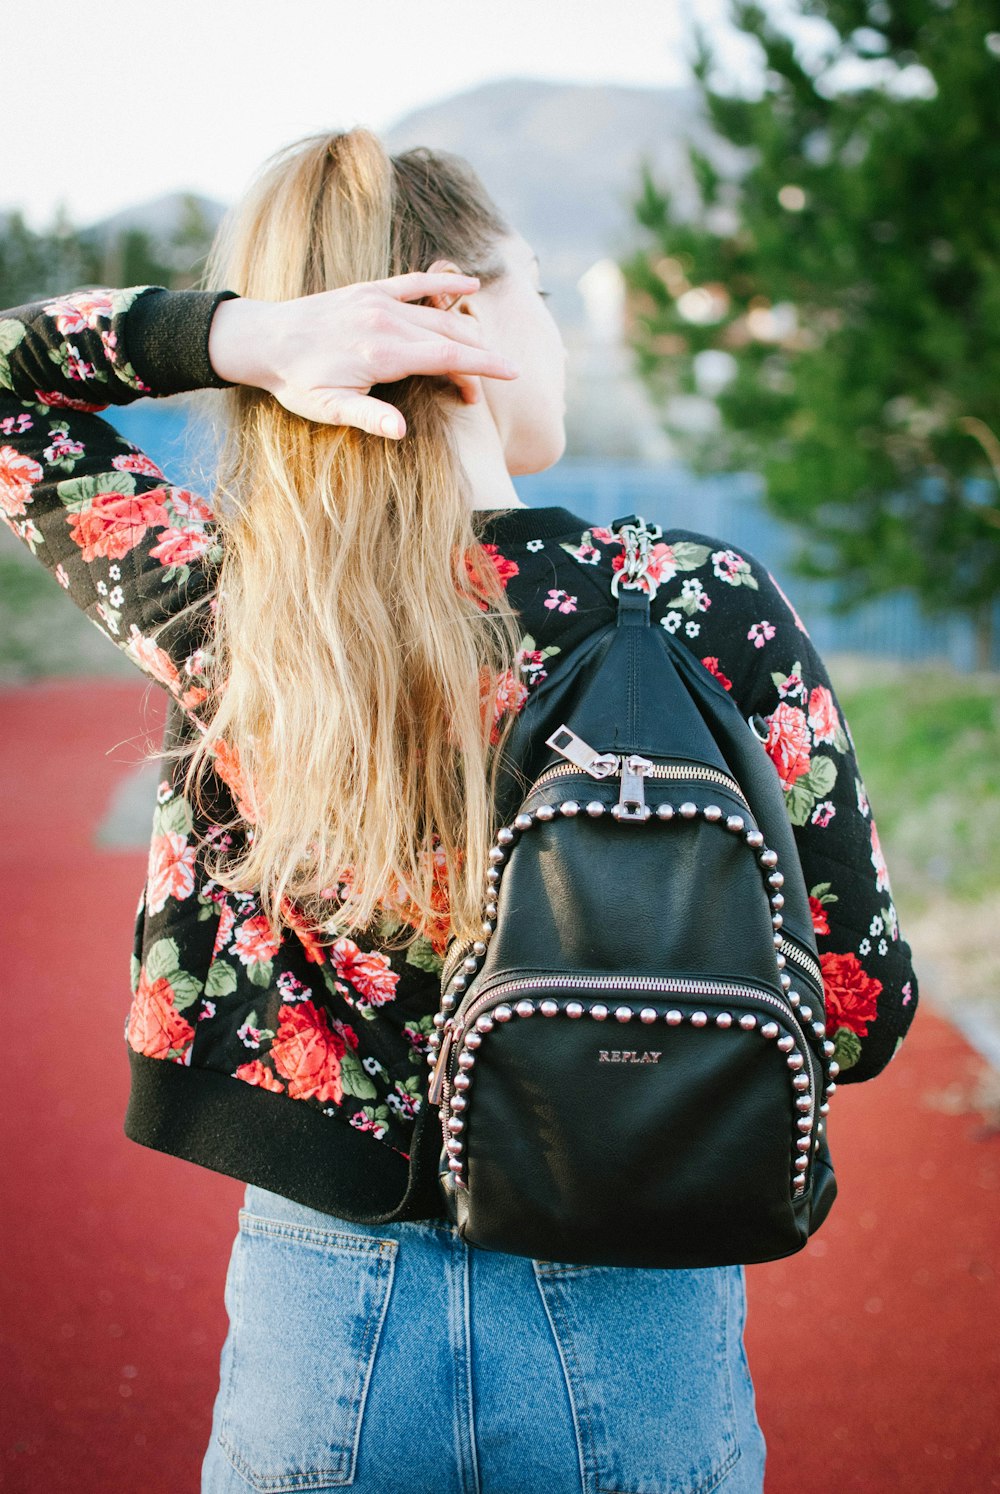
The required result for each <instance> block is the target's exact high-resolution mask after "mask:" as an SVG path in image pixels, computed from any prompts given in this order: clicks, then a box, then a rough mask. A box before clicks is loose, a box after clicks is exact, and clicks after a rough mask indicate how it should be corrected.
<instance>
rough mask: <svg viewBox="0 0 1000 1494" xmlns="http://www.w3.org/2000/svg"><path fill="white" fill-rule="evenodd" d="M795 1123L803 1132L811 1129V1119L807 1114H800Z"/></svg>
mask: <svg viewBox="0 0 1000 1494" xmlns="http://www.w3.org/2000/svg"><path fill="white" fill-rule="evenodd" d="M795 1124H796V1126H797V1127H798V1129H799V1130H800V1131H802V1132H803V1134H804V1133H805V1132H806V1131H811V1130H812V1121H811V1120H810V1119H809V1117H808V1116H807V1115H800V1116H799V1118H798V1120H797V1121H796V1122H795Z"/></svg>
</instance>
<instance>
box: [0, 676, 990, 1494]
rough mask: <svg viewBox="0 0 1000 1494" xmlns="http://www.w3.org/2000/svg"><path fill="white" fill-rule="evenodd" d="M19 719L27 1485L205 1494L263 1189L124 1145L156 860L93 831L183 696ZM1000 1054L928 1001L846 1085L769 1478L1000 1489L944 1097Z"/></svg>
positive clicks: (9, 1415) (52, 696) (7, 1119)
mask: <svg viewBox="0 0 1000 1494" xmlns="http://www.w3.org/2000/svg"><path fill="white" fill-rule="evenodd" d="M0 721H2V726H0V775H2V785H3V793H2V799H0V856H2V863H0V865H2V871H0V876H2V882H0V892H2V910H3V917H2V933H3V945H2V948H3V960H2V964H0V981H2V988H3V997H4V1000H3V1011H4V1016H5V1023H4V1048H5V1056H4V1066H3V1084H2V1087H0V1095H2V1098H0V1105H2V1107H3V1113H2V1135H3V1139H4V1151H3V1155H4V1159H5V1166H4V1170H3V1195H4V1196H3V1210H2V1225H0V1228H2V1233H3V1258H2V1272H0V1351H2V1355H3V1359H2V1365H3V1369H2V1379H3V1384H4V1396H3V1404H2V1410H0V1488H2V1489H3V1491H4V1494H55V1491H62V1490H72V1491H73V1494H122V1491H129V1494H131V1491H133V1490H134V1491H141V1494H197V1489H198V1483H199V1469H200V1464H201V1458H202V1455H203V1451H204V1446H205V1443H206V1440H207V1437H208V1432H209V1426H210V1421H211V1409H212V1403H213V1400H214V1397H215V1392H216V1389H217V1374H218V1355H219V1350H220V1348H221V1345H222V1340H223V1337H224V1335H225V1330H226V1318H225V1310H224V1307H223V1300H222V1291H223V1283H224V1280H225V1272H226V1265H227V1262H228V1256H229V1249H230V1245H231V1242H232V1237H233V1234H234V1232H235V1228H236V1211H237V1209H238V1207H239V1205H240V1202H241V1201H242V1185H241V1184H239V1183H237V1182H235V1181H233V1180H232V1179H228V1178H224V1177H221V1176H219V1175H217V1174H215V1173H211V1172H207V1171H205V1170H203V1169H201V1168H198V1167H194V1166H192V1165H190V1164H189V1163H184V1162H181V1161H178V1160H176V1159H174V1158H171V1157H166V1156H163V1155H161V1154H159V1153H157V1152H153V1151H148V1150H146V1149H144V1148H142V1147H139V1146H136V1145H135V1144H134V1143H132V1142H130V1141H127V1140H126V1139H125V1136H124V1134H123V1131H122V1119H123V1116H124V1112H125V1104H126V1099H127V1089H128V1068H127V1061H126V1056H125V1052H124V1041H123V1028H124V1022H125V1015H126V1012H127V1010H128V1002H129V983H128V968H129V952H130V949H131V938H132V922H133V915H134V912H135V907H136V903H137V901H138V897H139V891H140V887H141V884H142V878H143V871H144V860H145V858H144V855H143V854H142V853H141V852H140V853H136V852H135V851H127V852H125V851H110V850H103V849H99V848H95V846H94V844H93V843H92V835H93V831H94V829H95V827H96V826H97V825H98V824H99V823H100V822H101V820H102V819H103V817H104V815H105V813H106V811H107V808H108V803H109V799H110V796H111V795H112V793H113V791H114V790H115V788H116V786H117V785H119V784H120V783H121V782H122V780H123V779H124V778H126V777H127V776H128V775H129V774H130V772H131V771H132V770H133V769H134V768H135V766H136V765H137V763H138V762H139V760H140V756H141V751H142V744H143V743H144V742H145V741H146V740H151V741H153V742H155V743H158V742H159V740H160V726H161V723H162V704H161V701H160V700H159V698H158V697H157V695H156V693H155V692H154V691H153V690H152V689H147V688H144V687H143V686H142V685H141V684H139V685H138V686H133V685H130V684H124V683H117V682H116V683H108V682H107V681H99V682H91V681H81V682H77V681H65V682H64V681H58V682H47V683H45V684H42V685H37V686H28V687H23V688H17V689H12V690H8V691H6V692H4V693H3V694H2V695H0ZM980 1068H981V1063H980V1060H978V1059H977V1057H976V1056H975V1055H974V1054H973V1053H972V1052H971V1051H970V1049H969V1048H968V1047H967V1046H966V1044H965V1043H964V1041H963V1040H962V1038H961V1037H960V1036H959V1035H958V1034H957V1033H956V1032H955V1031H954V1030H953V1029H952V1028H951V1027H950V1026H948V1025H946V1024H945V1023H944V1022H943V1021H941V1020H940V1019H939V1018H938V1017H936V1016H934V1015H933V1013H932V1012H931V1011H929V1010H928V1009H927V1007H926V1006H925V1008H924V1009H923V1011H922V1012H921V1016H920V1018H919V1020H918V1021H917V1022H916V1024H915V1026H914V1030H913V1033H912V1034H911V1037H910V1039H909V1040H908V1042H907V1044H906V1046H905V1047H904V1049H903V1052H902V1053H901V1054H900V1056H899V1057H898V1058H897V1059H896V1060H895V1061H894V1062H893V1063H892V1064H891V1065H890V1067H889V1069H888V1070H887V1071H886V1072H885V1074H884V1075H882V1076H881V1077H880V1078H879V1079H878V1080H877V1081H875V1082H874V1083H872V1084H868V1085H864V1086H861V1087H858V1088H854V1089H851V1088H847V1089H841V1090H840V1092H839V1093H838V1095H837V1097H836V1100H835V1103H834V1107H833V1113H832V1115H831V1123H832V1124H831V1146H832V1149H833V1154H834V1159H835V1162H836V1166H837V1171H838V1177H839V1180H840V1189H841V1193H840V1198H839V1200H838V1202H837V1204H836V1205H835V1208H834V1210H833V1213H832V1214H831V1216H830V1218H829V1220H828V1221H827V1223H826V1224H825V1225H824V1227H823V1229H822V1230H821V1231H820V1232H819V1234H818V1235H817V1236H816V1237H815V1238H814V1239H813V1240H812V1241H811V1242H810V1244H809V1245H808V1247H807V1248H806V1250H805V1251H803V1252H802V1253H800V1254H799V1255H797V1256H794V1257H792V1258H791V1259H789V1260H787V1261H783V1262H777V1263H774V1264H772V1265H768V1266H758V1267H754V1268H753V1269H752V1270H751V1271H750V1272H749V1273H748V1274H749V1279H750V1297H751V1305H750V1322H749V1328H748V1333H747V1342H748V1348H749V1354H750V1362H751V1366H752V1368H753V1371H754V1377H755V1380H756V1383H757V1387H758V1405H759V1412H760V1418H761V1422H762V1424H763V1427H764V1431H765V1434H766V1436H767V1439H768V1444H769V1462H768V1479H767V1491H768V1494H827V1491H837V1494H846V1491H851V1490H860V1491H864V1494H897V1491H900V1490H906V1491H907V1494H946V1491H955V1494H981V1491H985V1490H990V1489H1000V1441H998V1435H997V1430H998V1429H997V1423H998V1420H1000V1417H998V1411H1000V1406H998V1402H997V1386H998V1383H1000V1380H998V1374H997V1371H998V1361H1000V1334H998V1328H1000V1284H998V1280H997V1266H998V1260H1000V1249H998V1245H1000V1238H998V1236H1000V1221H998V1213H997V1201H998V1183H1000V1137H998V1136H997V1135H996V1134H994V1135H992V1136H991V1137H990V1136H986V1135H984V1134H982V1131H981V1128H980V1126H979V1123H978V1121H977V1119H976V1117H975V1116H974V1115H961V1114H959V1115H956V1114H949V1113H945V1112H944V1111H943V1110H942V1109H940V1108H935V1104H934V1096H935V1095H938V1094H940V1093H941V1092H943V1091H944V1090H946V1089H947V1088H948V1087H949V1086H950V1085H956V1084H958V1085H964V1084H967V1083H969V1082H970V1080H972V1079H974V1078H975V1076H976V1074H977V1072H978V1071H979V1070H980ZM512 1494H513V1491H512Z"/></svg>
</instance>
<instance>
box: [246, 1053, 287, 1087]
mask: <svg viewBox="0 0 1000 1494" xmlns="http://www.w3.org/2000/svg"><path fill="white" fill-rule="evenodd" d="M236 1077H237V1079H242V1080H244V1081H245V1083H247V1084H257V1085H259V1086H260V1088H261V1089H272V1090H274V1091H275V1092H276V1093H277V1094H279V1095H283V1094H284V1093H285V1086H284V1085H283V1084H282V1082H281V1080H280V1079H279V1078H278V1076H277V1074H272V1073H271V1070H270V1069H269V1068H268V1067H267V1065H266V1064H263V1063H261V1061H260V1059H259V1058H255V1059H254V1061H253V1063H241V1064H240V1066H239V1068H238V1069H237V1070H236Z"/></svg>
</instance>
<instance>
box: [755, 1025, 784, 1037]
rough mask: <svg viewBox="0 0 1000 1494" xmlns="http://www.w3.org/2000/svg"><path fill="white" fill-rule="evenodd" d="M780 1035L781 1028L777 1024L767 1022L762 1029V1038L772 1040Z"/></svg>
mask: <svg viewBox="0 0 1000 1494" xmlns="http://www.w3.org/2000/svg"><path fill="white" fill-rule="evenodd" d="M780 1033H781V1028H780V1027H779V1026H778V1024H777V1022H765V1023H764V1025H763V1027H762V1028H761V1029H760V1035H761V1037H763V1038H768V1039H770V1040H773V1039H774V1038H776V1037H778V1036H779V1035H780Z"/></svg>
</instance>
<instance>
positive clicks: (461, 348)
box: [406, 337, 520, 379]
mask: <svg viewBox="0 0 1000 1494" xmlns="http://www.w3.org/2000/svg"><path fill="white" fill-rule="evenodd" d="M406 369H407V373H411V374H444V375H446V376H449V377H450V376H451V375H453V374H479V375H480V377H483V378H488V379H516V378H517V377H518V376H519V373H520V370H519V369H517V368H515V367H514V365H513V363H511V362H510V360H509V359H507V358H503V357H501V356H500V354H499V353H491V352H489V351H488V350H487V349H486V348H479V347H468V346H466V344H465V343H461V342H453V341H452V340H451V339H450V338H444V337H441V338H438V339H436V340H435V341H434V342H426V343H425V342H415V343H413V344H412V345H411V346H410V347H408V348H407V349H406Z"/></svg>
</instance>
